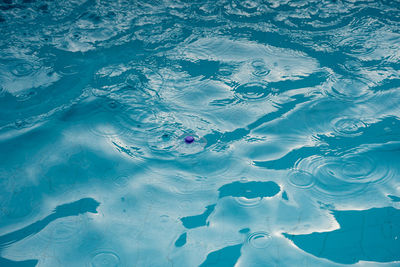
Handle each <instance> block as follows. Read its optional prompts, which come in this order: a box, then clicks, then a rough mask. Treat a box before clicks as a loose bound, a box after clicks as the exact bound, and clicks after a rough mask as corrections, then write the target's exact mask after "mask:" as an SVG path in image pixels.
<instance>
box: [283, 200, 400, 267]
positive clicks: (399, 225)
mask: <svg viewBox="0 0 400 267" xmlns="http://www.w3.org/2000/svg"><path fill="white" fill-rule="evenodd" d="M333 215H334V216H335V218H336V220H337V221H338V223H339V224H340V229H337V230H334V231H331V232H322V233H311V234H303V235H291V234H287V233H284V234H283V235H284V236H285V237H286V238H288V239H290V240H292V241H293V243H294V244H295V245H296V246H298V247H299V248H300V249H302V250H304V251H306V252H308V253H310V254H312V255H314V256H317V257H319V258H325V259H328V260H331V261H333V262H337V263H342V264H354V263H357V262H359V261H373V262H391V261H398V260H400V254H399V251H400V238H399V237H400V210H398V209H395V208H392V207H386V208H373V209H369V210H362V211H336V210H334V211H333Z"/></svg>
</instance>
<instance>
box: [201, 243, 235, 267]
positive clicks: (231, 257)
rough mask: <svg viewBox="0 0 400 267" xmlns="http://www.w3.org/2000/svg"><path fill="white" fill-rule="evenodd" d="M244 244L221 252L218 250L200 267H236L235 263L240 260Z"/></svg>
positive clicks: (226, 248)
mask: <svg viewBox="0 0 400 267" xmlns="http://www.w3.org/2000/svg"><path fill="white" fill-rule="evenodd" d="M241 248H242V244H238V245H233V246H229V247H224V248H222V249H220V250H216V251H213V252H211V253H210V254H208V255H207V258H206V260H205V261H204V262H203V263H202V264H201V265H200V267H212V266H218V267H231V266H235V263H236V262H237V260H238V259H239V257H240V255H241V253H240V250H241Z"/></svg>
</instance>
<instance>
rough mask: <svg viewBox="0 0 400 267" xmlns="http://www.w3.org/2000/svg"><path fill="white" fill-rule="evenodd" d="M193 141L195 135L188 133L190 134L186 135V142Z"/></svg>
mask: <svg viewBox="0 0 400 267" xmlns="http://www.w3.org/2000/svg"><path fill="white" fill-rule="evenodd" d="M193 141H194V137H193V136H191V135H188V136H186V137H185V142H186V143H187V144H191V143H193Z"/></svg>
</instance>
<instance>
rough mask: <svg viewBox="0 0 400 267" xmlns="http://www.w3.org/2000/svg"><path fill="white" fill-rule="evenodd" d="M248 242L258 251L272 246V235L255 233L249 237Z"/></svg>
mask: <svg viewBox="0 0 400 267" xmlns="http://www.w3.org/2000/svg"><path fill="white" fill-rule="evenodd" d="M247 242H248V243H249V244H250V245H251V246H252V247H254V248H257V249H262V248H266V247H268V246H269V245H270V244H271V235H270V234H269V233H267V232H255V233H252V234H251V235H250V236H249V237H248V239H247Z"/></svg>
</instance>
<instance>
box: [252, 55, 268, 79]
mask: <svg viewBox="0 0 400 267" xmlns="http://www.w3.org/2000/svg"><path fill="white" fill-rule="evenodd" d="M251 66H252V68H253V71H252V74H253V75H254V76H257V77H262V76H266V75H268V74H269V73H270V70H269V68H268V67H267V65H266V64H265V62H264V60H262V59H256V60H253V61H252V62H251Z"/></svg>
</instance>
